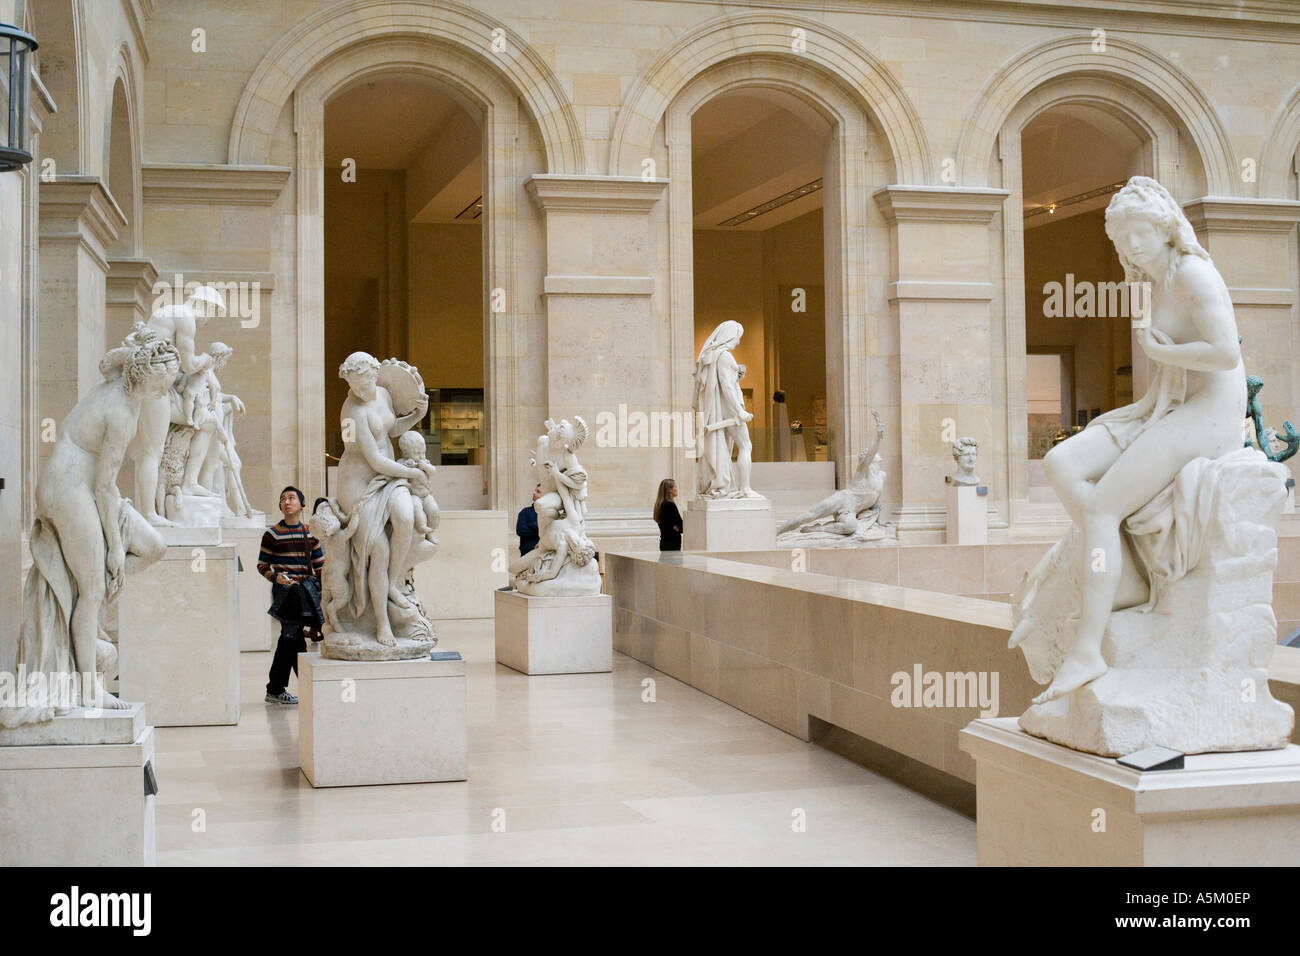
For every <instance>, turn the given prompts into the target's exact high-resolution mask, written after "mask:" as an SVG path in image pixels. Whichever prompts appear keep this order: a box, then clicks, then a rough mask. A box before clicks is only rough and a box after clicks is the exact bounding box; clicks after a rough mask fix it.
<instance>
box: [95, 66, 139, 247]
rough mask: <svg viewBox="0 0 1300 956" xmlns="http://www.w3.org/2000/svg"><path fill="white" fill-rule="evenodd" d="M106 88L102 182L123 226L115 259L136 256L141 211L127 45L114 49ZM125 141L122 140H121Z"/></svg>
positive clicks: (135, 105)
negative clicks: (119, 215) (121, 217)
mask: <svg viewBox="0 0 1300 956" xmlns="http://www.w3.org/2000/svg"><path fill="white" fill-rule="evenodd" d="M109 77H110V81H109V83H108V86H107V87H106V89H107V90H108V91H109V93H108V104H107V106H108V108H107V109H106V110H105V111H104V165H103V179H104V182H105V183H106V184H107V185H108V189H109V192H110V193H111V194H112V196H113V199H114V200H116V202H117V204H118V207H119V208H120V209H121V210H122V214H123V215H124V216H126V226H125V228H123V229H122V231H121V232H120V233H119V234H118V237H117V240H116V241H115V242H114V243H113V246H112V249H111V252H112V254H113V255H115V256H119V257H121V256H126V257H131V256H137V255H139V254H140V243H141V216H142V211H143V209H144V202H143V199H142V184H141V168H140V163H141V157H140V150H141V145H142V144H141V132H140V111H139V99H138V96H139V86H138V84H137V83H136V81H135V69H134V66H133V65H132V62H131V51H130V47H129V46H128V44H126V43H123V44H122V45H121V46H120V47H118V50H117V55H116V58H115V60H114V62H113V65H112V69H111V72H110V73H109ZM124 140H125V141H124Z"/></svg>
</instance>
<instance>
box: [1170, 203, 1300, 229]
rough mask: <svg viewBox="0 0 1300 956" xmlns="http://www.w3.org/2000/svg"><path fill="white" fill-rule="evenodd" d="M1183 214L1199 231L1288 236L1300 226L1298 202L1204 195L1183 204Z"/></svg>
mask: <svg viewBox="0 0 1300 956" xmlns="http://www.w3.org/2000/svg"><path fill="white" fill-rule="evenodd" d="M1183 211H1184V212H1185V213H1186V214H1187V219H1188V220H1189V221H1190V222H1191V224H1192V228H1193V229H1195V230H1197V231H1198V232H1199V231H1201V230H1203V229H1205V228H1207V227H1208V228H1211V229H1231V230H1234V231H1238V232H1269V233H1287V232H1291V231H1292V230H1294V229H1295V227H1296V224H1297V223H1300V202H1297V201H1296V200H1294V199H1246V198H1240V199H1239V198H1235V197H1231V196H1202V197H1201V198H1199V199H1193V200H1191V201H1190V202H1185V203H1183Z"/></svg>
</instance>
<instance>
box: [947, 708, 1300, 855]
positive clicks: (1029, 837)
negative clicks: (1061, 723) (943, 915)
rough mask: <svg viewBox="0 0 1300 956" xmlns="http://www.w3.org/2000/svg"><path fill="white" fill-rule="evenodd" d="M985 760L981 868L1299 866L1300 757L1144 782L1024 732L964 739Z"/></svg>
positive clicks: (1221, 763)
mask: <svg viewBox="0 0 1300 956" xmlns="http://www.w3.org/2000/svg"><path fill="white" fill-rule="evenodd" d="M960 741H961V749H962V750H964V751H966V752H967V753H969V754H970V755H971V756H972V757H974V758H975V763H976V801H977V812H976V820H977V839H978V841H979V845H978V854H979V864H980V865H981V866H1197V867H1203V866H1290V865H1292V864H1293V863H1294V862H1295V847H1296V846H1297V845H1300V747H1296V746H1294V745H1291V746H1288V747H1287V748H1286V749H1285V750H1266V751H1256V752H1248V753H1221V754H1200V755H1193V756H1188V757H1187V758H1186V765H1185V768H1184V769H1182V770H1161V771H1150V772H1147V773H1139V772H1138V771H1136V770H1131V769H1129V768H1127V767H1122V766H1120V765H1119V764H1118V763H1116V762H1115V761H1114V760H1113V759H1110V758H1107V757H1098V756H1094V755H1093V754H1085V753H1080V752H1078V751H1074V750H1070V749H1068V748H1066V747H1062V746H1059V745H1057V744H1053V743H1048V742H1047V741H1045V740H1040V739H1038V738H1037V737H1033V736H1030V735H1029V734H1027V733H1025V732H1024V731H1022V730H1020V729H1019V727H1017V725H1016V719H1015V718H1014V717H1000V718H996V719H991V720H975V721H972V722H971V723H970V724H968V725H967V726H966V729H965V730H963V731H962V732H961V737H960Z"/></svg>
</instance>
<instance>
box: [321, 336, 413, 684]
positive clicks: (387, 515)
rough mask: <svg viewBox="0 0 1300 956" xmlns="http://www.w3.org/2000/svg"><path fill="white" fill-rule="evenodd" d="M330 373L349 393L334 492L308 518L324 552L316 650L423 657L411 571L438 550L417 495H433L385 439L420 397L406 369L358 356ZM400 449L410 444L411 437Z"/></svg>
mask: <svg viewBox="0 0 1300 956" xmlns="http://www.w3.org/2000/svg"><path fill="white" fill-rule="evenodd" d="M339 377H340V378H342V379H343V380H344V381H346V382H347V383H348V396H347V398H346V399H345V400H344V402H343V409H342V411H341V413H340V421H341V423H342V426H343V436H344V442H343V455H342V457H341V458H340V460H339V468H338V493H337V496H336V497H334V498H330V499H328V500H326V501H324V502H322V503H321V504H320V505H319V506H318V507H317V509H316V512H315V514H314V515H313V517H312V520H311V527H312V530H313V531H314V532H316V531H318V532H319V534H320V537H319V540H320V541H321V547H322V548H323V550H324V551H325V573H324V574H323V576H322V582H321V608H322V611H323V613H324V616H325V626H324V628H323V632H324V635H325V640H324V642H323V643H322V645H321V654H322V656H324V657H329V658H335V659H339V660H361V661H371V660H406V659H412V658H418V657H424V656H426V655H428V653H429V652H430V651H431V650H432V649H433V647H434V645H435V644H436V643H437V638H436V636H435V633H434V627H433V622H432V621H431V620H430V619H429V617H428V616H427V615H426V614H425V612H424V606H423V605H422V604H421V602H420V598H419V595H418V594H416V591H415V580H414V569H415V565H417V564H419V563H420V562H422V561H427V560H428V559H429V558H431V557H433V555H434V553H435V552H436V551H437V547H438V544H437V539H436V538H435V537H434V536H433V528H431V527H429V523H428V515H429V514H430V511H429V508H428V506H427V503H426V502H425V500H424V499H425V498H431V497H432V494H431V489H430V488H429V480H430V475H431V470H426V469H425V468H424V467H422V466H421V465H422V462H416V463H415V464H410V463H408V461H409V459H404V460H399V459H397V458H396V457H394V455H393V439H394V438H401V436H404V435H405V434H406V433H407V432H408V431H409V430H410V429H411V427H412V426H414V425H415V424H417V423H418V422H419V421H420V419H422V418H423V417H424V414H425V412H426V411H427V410H428V406H429V396H428V393H427V392H426V391H425V390H424V381H423V379H421V378H420V373H419V371H418V370H417V369H416V368H415V367H414V366H411V365H408V364H407V363H405V362H402V361H399V360H398V359H387V360H386V361H384V362H382V363H381V362H380V361H379V360H377V359H376V358H375V357H374V356H372V355H369V354H367V353H365V352H354V353H352V354H351V355H349V356H348V357H347V359H346V360H344V362H343V364H342V365H341V366H340V367H339ZM422 444H423V443H421V445H422ZM403 448H404V449H408V450H412V451H413V450H414V449H411V443H410V442H404V443H403ZM431 468H432V466H430V469H431ZM433 514H434V515H435V516H436V508H435V510H434V511H433ZM435 525H436V517H435Z"/></svg>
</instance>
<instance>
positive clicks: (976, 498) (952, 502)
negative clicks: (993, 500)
mask: <svg viewBox="0 0 1300 956" xmlns="http://www.w3.org/2000/svg"><path fill="white" fill-rule="evenodd" d="M947 487H948V540H947V543H948V544H988V543H989V515H988V511H987V510H986V506H985V502H986V501H987V500H988V499H987V498H986V497H984V496H983V495H981V494H980V493H979V488H978V487H977V486H975V485H953V484H949V485H948V486H947Z"/></svg>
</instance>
